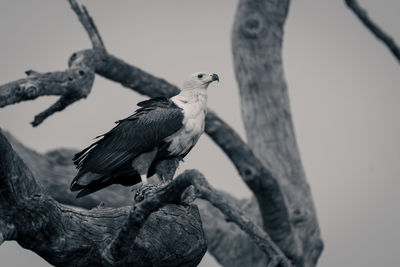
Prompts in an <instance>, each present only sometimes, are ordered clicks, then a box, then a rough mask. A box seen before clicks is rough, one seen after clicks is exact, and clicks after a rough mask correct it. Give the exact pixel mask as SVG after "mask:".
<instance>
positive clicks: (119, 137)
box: [70, 72, 219, 198]
mask: <svg viewBox="0 0 400 267" xmlns="http://www.w3.org/2000/svg"><path fill="white" fill-rule="evenodd" d="M214 81H217V82H219V77H218V75H217V74H215V73H205V72H197V73H194V74H192V75H190V76H189V78H188V80H187V81H186V82H184V84H183V87H182V89H181V91H180V92H179V94H177V95H175V96H173V97H171V98H166V97H155V98H151V99H149V100H145V101H142V102H139V103H138V104H137V105H138V107H139V108H138V109H137V110H136V111H135V112H134V113H133V114H132V115H130V116H129V117H127V118H125V119H122V120H119V121H116V126H115V127H114V128H112V129H111V130H110V131H108V132H107V133H105V134H103V135H100V136H98V137H97V139H98V140H97V141H96V142H94V143H93V144H91V145H90V146H88V147H87V148H85V149H83V150H82V151H81V152H79V153H77V154H75V156H74V158H73V159H72V160H73V162H74V164H75V165H76V168H77V169H78V173H77V175H76V176H75V178H74V179H73V181H72V182H71V186H70V189H71V191H73V192H75V191H79V192H78V194H77V196H76V197H77V198H79V197H83V196H86V195H88V194H91V193H93V192H96V191H99V190H101V189H103V188H106V187H108V186H110V185H112V184H121V185H123V186H132V185H135V184H138V183H140V182H142V185H143V186H146V185H147V183H148V182H147V178H149V177H151V176H153V175H155V174H156V173H157V174H158V176H161V177H160V179H161V181H162V182H164V183H166V182H169V181H171V180H172V179H173V177H172V176H173V175H174V173H175V170H176V168H177V167H178V165H179V162H180V161H182V160H183V158H184V157H185V156H186V155H187V154H188V153H189V152H190V150H191V149H192V148H193V146H194V145H195V144H196V143H197V141H198V139H199V138H200V136H201V134H202V133H203V132H204V128H205V116H206V113H207V88H208V86H209V85H210V84H211V83H212V82H214Z"/></svg>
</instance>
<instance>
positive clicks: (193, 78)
mask: <svg viewBox="0 0 400 267" xmlns="http://www.w3.org/2000/svg"><path fill="white" fill-rule="evenodd" d="M213 81H218V82H219V77H218V75H217V74H215V73H205V72H196V73H193V74H192V75H190V76H189V79H188V80H187V81H186V82H185V83H184V84H183V88H182V90H192V89H207V87H208V86H209V85H210V83H212V82H213Z"/></svg>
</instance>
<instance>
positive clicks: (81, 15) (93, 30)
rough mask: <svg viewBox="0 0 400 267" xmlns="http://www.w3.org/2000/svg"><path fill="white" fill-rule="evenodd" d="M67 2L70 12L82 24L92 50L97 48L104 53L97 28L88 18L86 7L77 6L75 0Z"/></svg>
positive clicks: (104, 49)
mask: <svg viewBox="0 0 400 267" xmlns="http://www.w3.org/2000/svg"><path fill="white" fill-rule="evenodd" d="M68 2H69V4H70V5H71V8H72V10H73V11H74V12H75V14H76V15H77V16H78V19H79V21H80V22H81V23H82V25H83V27H84V28H85V30H86V32H87V34H88V35H89V38H90V41H91V42H92V46H93V48H98V49H101V50H103V51H106V48H105V46H104V43H103V40H102V38H101V36H100V33H99V31H98V30H97V27H96V25H95V24H94V22H93V19H92V18H91V17H90V15H89V12H88V11H87V9H86V7H85V6H83V5H82V6H81V5H79V4H78V3H77V2H76V1H75V0H68Z"/></svg>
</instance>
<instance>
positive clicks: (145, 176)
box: [140, 174, 148, 186]
mask: <svg viewBox="0 0 400 267" xmlns="http://www.w3.org/2000/svg"><path fill="white" fill-rule="evenodd" d="M140 179H141V180H142V184H143V186H145V185H148V181H147V174H141V175H140Z"/></svg>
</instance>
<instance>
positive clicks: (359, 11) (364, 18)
mask: <svg viewBox="0 0 400 267" xmlns="http://www.w3.org/2000/svg"><path fill="white" fill-rule="evenodd" d="M345 2H346V4H347V6H348V7H349V8H350V9H351V10H352V11H353V12H354V14H355V15H356V16H357V17H358V18H359V19H360V20H361V22H362V23H363V24H364V25H365V27H367V28H368V29H369V30H370V31H371V32H372V33H373V34H374V35H375V37H376V38H378V39H379V40H381V41H382V42H383V43H384V44H385V45H386V46H387V48H388V49H389V50H390V51H391V52H392V54H393V56H394V57H395V58H396V59H397V60H398V61H399V62H400V48H399V46H398V45H397V44H396V42H395V41H394V40H393V38H392V37H391V36H390V35H388V34H387V33H386V32H385V31H384V30H382V29H381V28H380V27H379V26H378V25H377V24H376V23H375V22H373V21H372V20H371V18H370V17H369V16H368V13H367V11H366V10H365V9H363V8H362V7H361V6H360V5H359V4H358V2H357V0H345Z"/></svg>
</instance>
